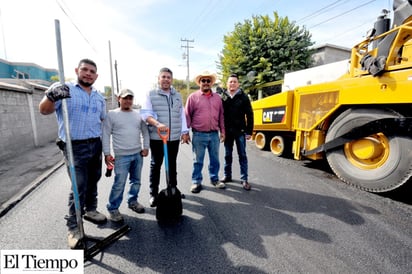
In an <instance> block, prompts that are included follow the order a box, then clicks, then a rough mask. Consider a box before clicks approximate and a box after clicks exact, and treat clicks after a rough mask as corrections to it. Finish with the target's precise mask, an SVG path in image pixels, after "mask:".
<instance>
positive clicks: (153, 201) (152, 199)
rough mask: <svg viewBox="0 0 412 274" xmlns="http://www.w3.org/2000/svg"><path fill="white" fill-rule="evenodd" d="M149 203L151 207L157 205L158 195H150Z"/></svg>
mask: <svg viewBox="0 0 412 274" xmlns="http://www.w3.org/2000/svg"><path fill="white" fill-rule="evenodd" d="M149 205H150V207H156V206H157V201H156V197H154V196H150V200H149Z"/></svg>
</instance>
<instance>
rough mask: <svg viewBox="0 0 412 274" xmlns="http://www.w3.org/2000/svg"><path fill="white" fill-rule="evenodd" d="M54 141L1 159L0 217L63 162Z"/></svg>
mask: <svg viewBox="0 0 412 274" xmlns="http://www.w3.org/2000/svg"><path fill="white" fill-rule="evenodd" d="M63 163H64V162H63V156H62V154H61V152H60V151H59V149H58V148H57V146H56V144H55V143H54V142H50V143H48V144H46V145H44V146H41V147H37V148H34V149H32V150H30V151H26V152H24V153H21V154H19V155H17V156H16V157H13V158H9V159H6V160H4V161H2V164H1V167H0V217H1V216H3V215H4V214H6V213H7V212H8V211H9V210H10V209H11V208H13V206H15V205H16V204H17V203H18V202H19V201H21V200H22V199H23V198H24V197H25V196H26V195H27V194H28V193H30V192H31V191H32V190H33V189H35V188H36V187H37V186H38V185H39V184H40V183H41V182H42V181H43V180H44V179H46V178H47V177H48V176H49V175H50V174H51V173H52V172H54V171H55V170H56V169H57V168H59V167H60V166H61V165H62V164H63Z"/></svg>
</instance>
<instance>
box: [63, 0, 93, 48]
mask: <svg viewBox="0 0 412 274" xmlns="http://www.w3.org/2000/svg"><path fill="white" fill-rule="evenodd" d="M60 2H62V3H63V4H64V5H65V6H66V9H67V10H68V8H67V5H66V4H65V3H64V0H56V3H57V5H58V6H59V7H60V9H61V10H62V11H63V13H64V14H65V15H66V17H67V18H68V19H69V21H70V23H71V24H72V25H73V26H74V27H75V29H76V30H77V31H78V32H79V34H80V35H81V36H82V37H83V39H84V40H85V41H86V43H87V44H88V45H89V46H90V47H91V48H92V50H93V51H94V52H95V53H98V52H97V50H96V48H95V47H94V46H93V45H92V43H91V42H90V41H89V39H87V38H86V36H85V35H84V34H83V32H82V31H81V30H80V28H79V27H78V26H77V25H76V23H75V22H74V20H73V19H72V18H71V16H70V15H69V14H68V13H67V11H66V9H65V8H64V7H63V5H62V3H60Z"/></svg>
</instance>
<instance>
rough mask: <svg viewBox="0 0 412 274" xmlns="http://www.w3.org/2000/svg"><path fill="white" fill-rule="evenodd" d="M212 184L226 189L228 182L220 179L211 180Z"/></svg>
mask: <svg viewBox="0 0 412 274" xmlns="http://www.w3.org/2000/svg"><path fill="white" fill-rule="evenodd" d="M210 183H211V184H212V185H214V186H215V188H219V189H224V188H226V184H225V183H223V182H219V181H211V182H210Z"/></svg>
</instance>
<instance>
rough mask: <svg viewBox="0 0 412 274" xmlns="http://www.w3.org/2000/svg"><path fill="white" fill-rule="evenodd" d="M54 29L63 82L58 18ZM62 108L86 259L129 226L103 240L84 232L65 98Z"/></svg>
mask: <svg viewBox="0 0 412 274" xmlns="http://www.w3.org/2000/svg"><path fill="white" fill-rule="evenodd" d="M55 31H56V44H57V57H58V63H59V78H60V83H62V84H64V69H63V54H62V46H61V36H60V22H59V20H55ZM62 109H63V123H64V130H65V134H66V153H67V159H68V165H69V171H70V178H71V182H72V191H73V197H74V206H75V212H76V221H77V226H78V228H79V230H80V239H79V242H78V243H77V245H76V248H80V249H83V250H84V260H85V261H86V260H89V259H91V258H93V257H94V256H95V255H96V254H98V253H99V252H100V251H102V249H104V248H105V247H107V246H108V245H110V244H111V243H112V242H114V241H116V240H118V239H119V238H120V237H122V236H123V235H124V234H126V233H127V232H129V231H130V229H131V228H130V227H129V226H128V225H123V226H122V227H121V228H119V229H118V230H116V231H115V232H114V233H112V234H111V235H109V236H108V237H106V238H104V239H103V240H98V239H94V238H90V237H87V236H86V235H85V234H84V227H83V219H82V213H81V207H80V200H79V192H78V189H77V181H76V171H75V169H74V159H73V150H72V142H71V136H70V126H69V114H68V111H67V102H66V99H63V100H62ZM88 241H90V242H93V243H94V244H93V245H91V246H90V247H89V246H88Z"/></svg>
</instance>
